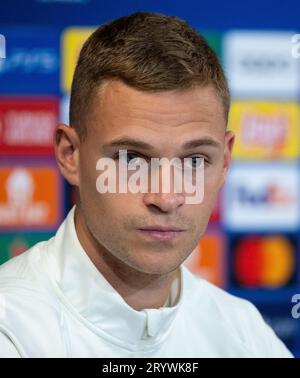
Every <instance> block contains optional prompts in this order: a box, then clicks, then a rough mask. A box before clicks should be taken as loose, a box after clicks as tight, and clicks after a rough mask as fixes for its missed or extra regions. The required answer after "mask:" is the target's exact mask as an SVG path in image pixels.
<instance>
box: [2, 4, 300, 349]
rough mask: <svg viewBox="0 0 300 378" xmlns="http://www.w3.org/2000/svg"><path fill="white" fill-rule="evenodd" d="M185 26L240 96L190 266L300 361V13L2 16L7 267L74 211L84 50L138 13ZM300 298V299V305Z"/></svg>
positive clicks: (171, 10)
mask: <svg viewBox="0 0 300 378" xmlns="http://www.w3.org/2000/svg"><path fill="white" fill-rule="evenodd" d="M138 10H142V11H155V12H161V13H165V14H169V15H177V16H179V17H182V18H184V19H186V20H187V21H189V22H190V23H191V25H192V26H193V27H194V28H196V29H198V30H199V31H200V32H201V33H202V34H203V35H204V36H205V37H206V39H207V40H208V42H209V43H210V45H211V46H212V47H213V48H214V49H215V51H216V52H217V54H218V55H219V57H220V58H221V60H222V63H223V65H224V68H225V71H226V75H227V77H228V80H229V84H230V88H231V92H232V98H233V102H232V108H231V113H230V118H229V125H228V128H229V129H232V130H233V131H234V132H235V134H236V144H235V147H234V151H233V158H234V160H233V165H232V168H231V170H230V173H229V176H228V179H227V182H226V184H225V187H224V190H223V191H222V193H221V194H220V196H219V199H218V202H217V204H216V207H215V209H214V212H213V214H212V217H211V220H210V223H209V226H208V230H207V232H206V235H205V237H204V238H203V239H202V240H201V241H199V245H198V247H197V248H196V249H195V250H194V251H193V253H192V255H191V256H190V257H189V258H188V260H187V261H186V262H185V264H186V265H187V266H188V267H189V269H191V270H192V271H193V272H194V273H195V274H197V275H200V276H202V277H204V278H206V279H207V280H209V281H211V282H213V283H214V284H216V285H218V286H220V287H222V288H224V289H225V290H227V291H229V292H231V293H233V294H235V295H238V296H240V297H244V298H247V299H249V300H250V301H252V302H253V303H254V304H255V305H256V306H257V307H258V308H259V309H260V311H261V312H262V314H263V316H264V317H265V319H266V320H267V322H269V323H270V324H271V326H272V327H273V329H274V330H275V332H276V333H277V334H278V336H279V337H280V338H281V339H282V340H283V341H284V342H285V343H286V344H287V346H288V347H289V348H290V349H291V350H292V352H293V353H294V354H295V355H296V356H299V355H300V329H299V325H300V309H298V308H297V303H299V302H300V299H298V298H297V294H300V269H299V255H300V247H299V239H300V203H299V201H300V195H299V190H300V167H299V156H300V138H299V136H300V135H299V134H300V104H299V94H300V58H299V56H298V55H299V52H300V48H297V41H299V42H300V38H299V39H297V36H294V35H295V34H297V31H299V29H300V26H299V14H300V12H299V10H300V4H299V3H297V2H296V1H285V4H284V6H283V5H282V4H280V6H278V4H277V3H276V2H275V1H272V2H269V1H265V2H260V1H258V0H255V1H252V2H249V3H248V4H247V3H246V4H245V2H230V3H228V2H220V3H215V2H209V1H207V2H196V1H194V2H192V1H174V0H173V1H172V2H171V1H165V2H164V3H163V4H158V2H156V1H154V0H153V1H146V0H145V1H121V0H119V1H111V2H108V1H89V0H68V1H67V0H66V1H64V0H60V1H58V0H56V1H55V0H53V1H51V0H28V1H8V0H7V1H2V2H1V4H0V34H1V35H2V36H0V43H1V47H0V247H1V248H0V263H4V262H5V261H7V260H8V259H9V258H11V257H13V256H17V255H19V254H21V253H22V252H23V251H24V250H26V249H27V248H29V247H30V246H32V245H33V244H35V243H37V242H38V241H40V240H45V239H48V238H49V237H51V236H52V235H53V234H54V232H55V230H56V229H57V227H58V225H59V224H60V223H61V222H62V220H63V219H64V217H65V215H66V213H67V211H68V210H69V209H70V207H71V206H72V204H73V202H74V193H73V191H72V188H70V187H69V186H68V185H67V184H66V183H65V182H64V181H63V180H62V177H61V176H60V174H59V172H58V169H57V167H56V164H55V160H54V156H53V149H52V133H53V129H54V127H55V125H56V124H57V123H58V122H59V121H63V122H65V123H68V104H69V94H70V85H71V81H72V75H73V71H74V66H75V63H76V59H77V57H78V53H79V51H80V48H81V46H82V44H83V42H84V41H85V39H86V38H87V37H88V36H89V35H90V33H91V32H92V31H93V30H94V29H95V27H96V26H97V25H99V24H101V23H103V22H106V21H109V20H111V19H114V18H116V17H118V16H121V15H126V14H130V13H132V12H134V11H138ZM299 298H300V296H299Z"/></svg>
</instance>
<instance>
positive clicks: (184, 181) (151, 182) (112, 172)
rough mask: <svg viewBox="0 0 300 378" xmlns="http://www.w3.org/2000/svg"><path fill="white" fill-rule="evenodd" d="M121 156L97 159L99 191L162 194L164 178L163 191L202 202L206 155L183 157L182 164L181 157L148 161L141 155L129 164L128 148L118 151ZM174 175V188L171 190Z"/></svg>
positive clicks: (97, 184)
mask: <svg viewBox="0 0 300 378" xmlns="http://www.w3.org/2000/svg"><path fill="white" fill-rule="evenodd" d="M134 155H136V154H134ZM118 156H119V159H118V160H117V161H116V160H114V159H112V158H107V157H105V158H100V159H99V160H98V161H97V163H96V170H97V171H101V173H100V174H99V176H98V177H97V180H96V189H97V191H98V192H99V193H101V194H104V193H135V194H137V193H149V192H150V193H159V192H160V181H161V183H162V193H171V192H172V193H173V192H174V193H182V194H184V197H185V203H187V204H199V203H201V202H202V201H203V197H204V158H203V157H199V156H193V157H190V158H184V159H183V163H182V159H179V158H173V159H171V160H169V159H168V158H166V157H163V158H151V159H147V160H146V159H144V158H142V157H139V156H138V157H136V158H134V159H131V160H130V161H129V163H128V157H129V156H130V154H128V152H127V150H119V154H118ZM149 160H150V161H149ZM172 167H173V170H172V171H173V173H174V174H173V175H172V174H171V173H172V172H171V169H172ZM160 168H161V169H160ZM160 172H161V180H160ZM171 176H172V177H173V182H172V184H173V185H172V187H173V188H174V190H171Z"/></svg>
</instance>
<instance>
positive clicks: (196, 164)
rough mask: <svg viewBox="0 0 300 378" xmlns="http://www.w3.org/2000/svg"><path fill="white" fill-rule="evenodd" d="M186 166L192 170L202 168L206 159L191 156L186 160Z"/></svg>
mask: <svg viewBox="0 0 300 378" xmlns="http://www.w3.org/2000/svg"><path fill="white" fill-rule="evenodd" d="M184 160H185V162H186V163H185V164H187V165H188V166H189V167H191V168H194V169H196V168H200V167H201V166H202V164H204V162H205V159H204V157H203V156H191V157H188V158H184Z"/></svg>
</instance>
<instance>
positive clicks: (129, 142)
mask: <svg viewBox="0 0 300 378" xmlns="http://www.w3.org/2000/svg"><path fill="white" fill-rule="evenodd" d="M200 146H211V147H215V148H220V147H221V144H220V143H219V142H217V141H216V140H214V139H212V138H210V137H204V138H199V139H193V140H190V141H188V142H185V143H184V144H183V145H182V149H184V150H187V149H191V148H196V147H200ZM112 147H135V148H140V149H144V150H154V147H153V146H152V145H151V144H148V143H146V142H143V141H142V140H138V139H132V138H127V137H122V138H119V139H116V140H113V141H112V142H109V143H105V144H104V145H103V149H104V150H106V149H108V148H112Z"/></svg>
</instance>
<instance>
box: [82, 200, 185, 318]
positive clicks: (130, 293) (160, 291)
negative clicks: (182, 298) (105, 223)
mask: <svg viewBox="0 0 300 378" xmlns="http://www.w3.org/2000/svg"><path fill="white" fill-rule="evenodd" d="M75 228H76V233H77V237H78V239H79V242H80V244H81V245H82V247H83V249H84V251H85V253H86V254H87V255H88V257H89V258H90V259H91V261H92V262H93V264H94V265H95V267H96V268H97V269H98V271H99V272H100V273H101V274H102V275H103V276H104V278H105V279H106V280H107V281H108V282H109V284H110V285H111V286H112V287H113V288H114V289H115V290H116V291H117V292H118V293H119V294H120V295H121V296H122V298H123V299H124V301H125V302H126V303H127V304H128V305H129V306H131V307H132V308H133V309H134V310H136V311H141V310H143V309H146V308H147V309H150V308H160V307H162V306H163V305H164V303H165V302H166V300H167V298H168V296H169V293H170V289H171V284H172V282H173V280H174V279H175V277H176V275H178V274H179V270H178V269H177V270H175V271H173V272H171V273H168V274H164V275H158V274H149V273H143V272H140V271H137V270H135V269H134V268H133V267H131V266H129V265H127V264H125V263H124V262H123V261H121V260H119V259H118V258H116V257H115V256H113V255H112V254H111V253H110V252H109V251H108V250H107V249H105V248H104V247H103V246H102V245H101V244H100V243H99V242H97V240H96V239H95V238H94V237H93V235H92V234H91V232H90V231H89V229H88V227H87V225H86V222H85V220H84V217H83V214H82V211H81V208H80V206H78V205H77V206H76V210H75Z"/></svg>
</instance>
